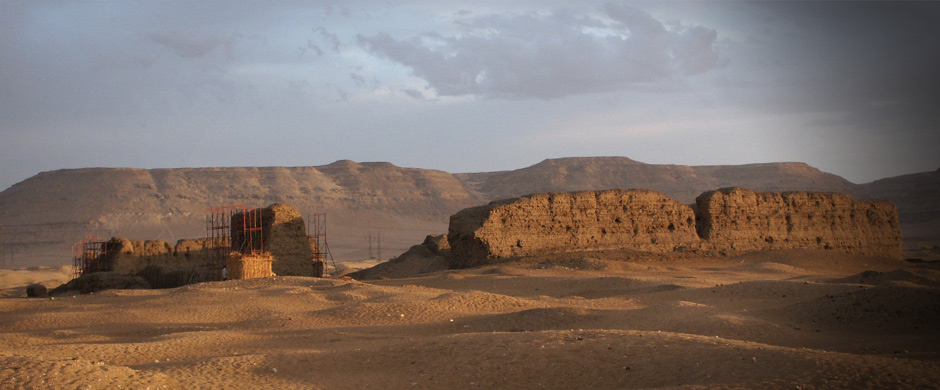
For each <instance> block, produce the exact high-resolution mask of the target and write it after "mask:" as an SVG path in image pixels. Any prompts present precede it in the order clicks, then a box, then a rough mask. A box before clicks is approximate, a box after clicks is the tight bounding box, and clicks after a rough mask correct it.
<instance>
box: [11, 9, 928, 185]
mask: <svg viewBox="0 0 940 390" xmlns="http://www.w3.org/2000/svg"><path fill="white" fill-rule="evenodd" d="M937 37H940V3H938V2H914V3H904V2H890V3H887V2H754V3H751V2H717V1H716V2H711V1H696V2H682V1H665V2H662V1H656V2H640V1H636V2H635V1H627V2H623V1H577V2H573V1H552V0H544V1H524V0H523V1H512V2H508V1H485V0H484V1H474V2H452V1H446V0H435V1H407V0H401V1H398V0H386V1H342V2H332V3H331V2H325V1H323V2H321V1H263V2H255V1H221V0H220V1H188V0H187V1H172V0H169V1H133V0H131V1H41V0H28V1H27V0H0V190H2V189H5V188H8V187H9V186H11V185H13V184H15V183H17V182H19V181H22V180H24V179H26V178H28V177H30V176H33V175H35V174H37V173H39V172H41V171H50V170H56V169H63V168H81V167H136V168H175V167H218V166H311V165H312V166H316V165H324V164H329V163H331V162H333V161H336V160H342V159H349V160H354V161H360V162H366V161H388V162H391V163H393V164H396V165H399V166H404V167H416V168H429V169H439V170H444V171H448V172H453V173H460V172H483V171H497V170H510V169H518V168H522V167H526V166H529V165H532V164H535V163H538V162H539V161H542V160H544V159H547V158H558V157H573V156H626V157H630V158H632V159H634V160H638V161H642V162H646V163H651V164H683V165H717V164H749V163H761V162H782V161H800V162H806V163H808V164H810V165H812V166H815V167H817V168H819V169H821V170H823V171H826V172H831V173H834V174H837V175H840V176H843V177H845V178H846V179H848V180H850V181H852V182H855V183H865V182H870V181H873V180H876V179H879V178H884V177H890V176H897V175H902V174H908V173H915V172H923V171H933V170H936V169H937V168H940V153H938V152H937V149H938V146H940V131H938V129H940V71H938V69H940V44H938V43H937Z"/></svg>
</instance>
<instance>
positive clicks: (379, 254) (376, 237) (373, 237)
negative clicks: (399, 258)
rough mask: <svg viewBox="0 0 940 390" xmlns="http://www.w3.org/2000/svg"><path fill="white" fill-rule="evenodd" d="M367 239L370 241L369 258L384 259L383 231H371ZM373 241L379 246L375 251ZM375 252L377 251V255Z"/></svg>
mask: <svg viewBox="0 0 940 390" xmlns="http://www.w3.org/2000/svg"><path fill="white" fill-rule="evenodd" d="M367 241H368V242H369V260H376V259H378V260H381V259H382V233H374V234H373V233H372V232H369V236H368V237H367ZM372 243H375V246H376V248H377V250H376V251H375V252H373V251H372ZM373 253H375V255H373Z"/></svg>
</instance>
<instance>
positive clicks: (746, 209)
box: [695, 188, 901, 258]
mask: <svg viewBox="0 0 940 390" xmlns="http://www.w3.org/2000/svg"><path fill="white" fill-rule="evenodd" d="M695 203H696V208H697V213H698V216H699V221H698V225H697V228H698V233H699V236H700V237H701V238H702V240H703V242H704V243H706V245H707V246H709V247H711V248H714V249H718V250H732V251H757V250H768V249H791V248H808V249H826V250H836V251H840V252H846V253H856V254H865V255H874V256H883V257H890V258H900V257H901V230H900V226H899V225H898V213H897V210H896V209H895V207H894V204H892V203H891V202H885V201H862V200H856V199H854V198H852V197H851V196H849V195H846V194H835V193H819V192H782V193H779V192H754V191H751V190H749V189H746V188H723V189H720V190H717V191H710V192H706V193H704V194H702V195H699V196H698V198H696V199H695Z"/></svg>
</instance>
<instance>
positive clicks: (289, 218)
mask: <svg viewBox="0 0 940 390" xmlns="http://www.w3.org/2000/svg"><path fill="white" fill-rule="evenodd" d="M242 221H243V219H242V218H241V216H240V214H236V215H234V216H233V217H232V225H231V237H232V242H233V243H235V245H236V246H238V245H241V244H239V243H242V242H243V241H244V240H245V238H244V237H243V234H242V233H243V226H242V225H241V223H242ZM261 227H262V232H263V248H260V249H263V250H264V251H265V252H268V253H270V255H271V256H272V257H273V259H274V260H273V261H274V262H273V264H272V270H273V271H274V273H276V274H278V275H285V276H286V275H292V276H312V275H313V264H312V259H313V252H314V250H315V246H316V244H315V243H313V242H312V241H311V240H310V239H309V238H308V237H307V230H306V226H305V224H304V220H303V218H302V217H301V215H300V212H299V211H297V209H296V208H294V207H293V206H290V205H286V204H281V203H275V204H272V205H271V206H268V207H265V208H264V209H262V210H261ZM203 241H204V239H184V240H179V241H178V242H177V243H176V245H175V246H174V245H171V244H170V243H168V242H166V241H160V240H153V241H136V240H128V239H125V238H121V237H115V238H112V239H111V240H110V241H109V242H108V244H107V246H108V256H107V258H106V259H105V261H106V266H105V268H106V269H107V270H109V271H117V272H120V273H124V274H135V273H137V272H140V271H141V270H143V269H144V268H146V267H148V266H159V267H161V268H162V269H164V270H166V271H176V270H182V271H195V272H197V273H198V274H199V275H200V277H201V278H205V275H206V274H207V270H206V263H207V259H206V251H205V248H204V247H203Z"/></svg>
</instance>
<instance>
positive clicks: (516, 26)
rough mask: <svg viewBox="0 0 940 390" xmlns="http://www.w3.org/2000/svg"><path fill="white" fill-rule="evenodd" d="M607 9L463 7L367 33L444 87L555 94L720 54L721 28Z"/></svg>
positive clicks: (656, 73) (673, 72)
mask: <svg viewBox="0 0 940 390" xmlns="http://www.w3.org/2000/svg"><path fill="white" fill-rule="evenodd" d="M601 12H602V14H601V15H596V16H595V15H590V14H588V13H585V12H582V11H574V10H570V9H562V10H555V11H552V12H549V13H545V14H543V13H537V12H531V13H523V14H509V15H496V14H487V15H473V14H471V15H466V14H458V15H455V18H456V19H455V22H454V27H455V28H456V32H455V33H451V34H448V35H443V34H438V33H425V34H421V35H417V36H412V37H409V38H404V39H397V38H395V37H393V36H392V35H390V34H388V33H379V34H375V35H371V36H364V35H359V36H358V37H357V40H358V44H359V45H360V46H361V47H363V48H364V49H365V50H366V51H367V52H369V53H371V54H372V55H375V56H378V57H381V58H385V59H388V60H391V61H393V62H396V63H399V64H401V65H404V66H407V67H409V68H411V70H412V71H413V74H414V75H415V76H417V77H419V78H421V79H423V80H425V81H426V82H427V83H428V84H429V86H430V87H431V88H433V89H434V90H435V91H436V92H437V94H438V95H441V96H461V95H481V96H487V97H508V98H541V99H553V98H560V97H564V96H570V95H578V94H585V93H593V92H607V91H618V90H628V89H631V88H634V87H635V86H637V85H639V84H648V83H660V82H665V81H669V80H674V79H678V78H682V77H686V76H689V75H695V74H701V73H705V72H708V71H709V70H711V69H713V68H714V67H715V66H716V65H717V64H718V62H719V61H718V60H719V53H718V50H717V48H716V40H717V37H718V34H717V32H716V31H715V30H713V29H709V28H706V27H702V26H692V27H686V26H682V25H675V26H670V27H669V28H667V27H665V26H664V25H663V24H662V23H661V22H659V21H658V20H656V19H654V18H653V17H652V16H650V15H649V14H647V13H646V12H643V11H642V10H639V9H636V8H632V7H627V6H620V5H613V4H609V5H607V6H605V7H604V8H603V9H602V11H601Z"/></svg>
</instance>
